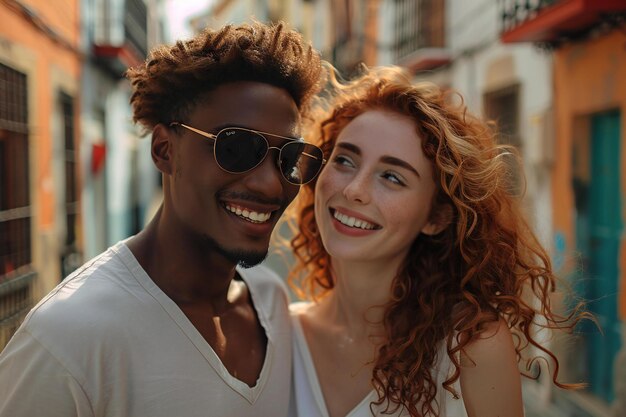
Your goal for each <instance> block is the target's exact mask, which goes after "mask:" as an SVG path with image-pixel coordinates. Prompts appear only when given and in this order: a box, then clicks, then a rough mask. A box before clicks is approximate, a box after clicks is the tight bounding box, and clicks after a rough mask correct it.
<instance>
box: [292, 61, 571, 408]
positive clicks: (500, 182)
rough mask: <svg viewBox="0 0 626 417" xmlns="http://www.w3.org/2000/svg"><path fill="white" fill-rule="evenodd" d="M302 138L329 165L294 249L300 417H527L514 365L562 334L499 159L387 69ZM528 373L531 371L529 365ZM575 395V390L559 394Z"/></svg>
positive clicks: (483, 139) (302, 203)
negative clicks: (542, 335) (313, 140)
mask: <svg viewBox="0 0 626 417" xmlns="http://www.w3.org/2000/svg"><path fill="white" fill-rule="evenodd" d="M334 85H335V86H336V87H337V89H338V93H339V94H337V95H336V97H335V98H334V99H332V100H331V102H330V106H325V107H322V106H321V107H320V110H319V112H320V114H319V115H318V117H317V118H316V119H315V120H316V125H315V127H314V128H313V129H312V130H311V132H312V136H316V137H317V138H319V139H318V141H321V146H322V148H323V149H324V150H325V154H326V155H330V157H329V160H328V163H327V165H326V166H325V168H324V169H323V171H322V173H321V174H320V176H319V178H318V179H317V180H316V181H315V182H312V183H310V184H308V185H306V186H304V187H303V189H302V190H301V193H300V196H299V204H298V206H297V207H295V216H296V220H297V224H298V226H297V233H296V236H295V237H294V239H293V240H292V242H291V246H292V248H293V249H294V252H295V254H296V258H297V264H296V267H295V269H294V270H293V271H292V274H291V277H290V278H291V282H292V284H294V287H295V288H296V290H298V291H299V292H300V294H302V295H304V296H308V298H309V299H312V300H313V301H312V302H308V303H298V304H296V305H293V306H292V313H293V322H294V383H295V387H294V396H295V405H296V408H297V413H298V415H300V416H317V415H320V416H329V417H339V416H341V417H343V416H346V415H349V416H351V417H352V416H353V417H360V416H371V415H383V414H384V413H391V414H392V415H396V416H400V415H402V416H404V415H410V416H455V417H456V416H466V415H467V416H469V417H487V416H507V417H515V416H522V415H523V405H522V396H521V381H520V379H521V378H520V372H519V370H518V363H519V362H520V361H521V360H522V354H523V353H526V352H527V349H526V348H527V347H528V346H529V345H533V346H535V347H536V348H538V349H539V350H541V351H543V354H544V356H546V355H547V356H550V357H551V358H552V359H553V363H554V364H555V367H554V371H553V373H552V377H553V381H554V383H555V384H557V385H558V386H561V387H564V385H563V384H560V383H558V382H557V380H556V378H557V371H558V361H557V360H556V358H555V357H554V355H553V354H552V353H551V352H550V350H549V349H548V348H547V347H545V346H542V345H541V343H540V342H539V341H538V339H539V338H538V337H537V336H536V330H537V326H535V325H531V324H532V323H537V321H538V317H537V316H539V315H541V316H543V320H544V322H545V323H547V324H545V326H544V327H549V328H566V329H571V327H572V325H573V322H575V321H576V318H577V317H578V313H577V312H576V313H574V314H572V315H571V316H569V317H566V318H562V317H560V316H558V315H557V314H556V313H555V312H554V311H553V310H552V309H551V307H550V304H549V296H550V293H551V292H552V291H554V285H555V277H554V275H553V272H552V269H551V266H550V261H549V258H548V256H547V254H546V252H545V250H544V249H543V248H542V247H541V245H540V244H539V242H538V241H537V239H536V237H535V236H534V235H533V233H532V231H531V230H530V228H529V226H528V225H527V223H526V222H525V220H524V219H523V217H522V215H521V212H520V208H519V200H518V199H517V198H516V197H515V196H514V194H513V192H512V191H511V190H512V188H513V185H512V184H511V181H510V179H509V180H507V179H508V178H510V176H509V175H508V174H507V165H508V164H507V161H506V160H505V158H506V157H507V156H510V155H511V153H510V152H509V150H508V149H507V148H505V147H503V146H500V145H497V144H496V143H495V140H494V135H493V132H492V131H491V130H490V129H489V127H488V126H487V125H486V124H485V123H483V122H481V121H480V120H479V119H477V118H474V117H472V116H471V115H469V114H468V113H467V112H466V109H465V108H464V107H463V106H462V104H461V105H458V104H456V105H455V104H454V103H453V102H452V100H451V97H449V96H447V95H446V94H445V93H444V92H443V91H442V90H441V89H439V88H437V87H436V86H434V85H432V84H427V83H422V84H417V85H413V84H411V80H410V77H409V76H408V75H407V74H405V73H404V72H402V71H401V70H400V69H396V68H386V69H377V70H371V71H366V72H365V74H363V75H362V76H360V77H359V78H358V79H356V80H355V81H352V82H350V83H347V84H344V85H339V84H338V83H337V82H336V81H334ZM531 362H532V361H531ZM566 387H569V386H566Z"/></svg>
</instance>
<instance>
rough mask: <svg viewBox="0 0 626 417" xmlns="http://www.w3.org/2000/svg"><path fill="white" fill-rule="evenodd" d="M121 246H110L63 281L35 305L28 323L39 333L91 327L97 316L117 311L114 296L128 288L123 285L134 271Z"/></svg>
mask: <svg viewBox="0 0 626 417" xmlns="http://www.w3.org/2000/svg"><path fill="white" fill-rule="evenodd" d="M117 248H119V247H118V245H116V246H113V247H111V248H109V249H108V250H107V251H105V252H103V253H101V254H100V255H98V256H96V257H95V258H93V259H91V260H90V261H88V262H86V263H85V264H84V265H83V266H81V267H80V268H78V269H77V270H76V271H75V272H73V273H72V274H71V275H69V276H68V277H67V278H66V279H65V280H63V281H62V282H61V283H59V284H58V285H57V286H56V287H55V288H54V289H53V290H52V291H51V292H50V293H48V294H47V295H46V296H45V297H44V298H43V299H42V300H41V301H39V302H38V303H37V305H35V307H33V309H32V310H31V311H30V313H29V314H28V315H27V317H26V319H25V320H24V326H25V327H26V328H28V330H29V331H31V332H34V333H35V334H37V333H39V332H40V331H45V332H46V333H49V332H55V331H58V330H61V329H67V328H74V329H75V328H77V327H78V328H80V327H82V326H86V327H89V326H90V325H92V324H93V323H90V320H93V319H94V318H95V317H98V318H99V319H100V320H106V317H107V316H108V315H109V313H110V312H112V311H114V306H113V304H114V303H112V299H114V298H115V296H116V294H120V293H123V292H124V289H123V288H122V285H123V284H124V283H125V282H128V281H129V280H128V279H127V278H128V276H130V275H131V273H130V272H129V270H128V268H126V266H125V264H124V262H123V261H122V260H121V259H120V256H119V253H118V252H117Z"/></svg>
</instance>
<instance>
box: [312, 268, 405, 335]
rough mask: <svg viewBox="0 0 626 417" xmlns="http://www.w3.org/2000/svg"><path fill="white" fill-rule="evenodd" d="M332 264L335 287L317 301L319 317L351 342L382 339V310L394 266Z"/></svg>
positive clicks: (389, 289)
mask: <svg viewBox="0 0 626 417" xmlns="http://www.w3.org/2000/svg"><path fill="white" fill-rule="evenodd" d="M331 264H332V270H333V281H334V283H335V286H334V288H333V289H332V290H331V291H330V293H329V294H328V295H327V296H326V297H324V298H323V299H322V300H320V302H319V305H318V307H319V310H318V313H319V314H320V315H321V316H322V317H323V318H325V319H326V320H325V321H326V322H328V323H333V325H336V326H340V327H342V328H343V330H344V331H345V332H347V333H348V334H349V335H351V336H352V337H354V338H359V339H360V338H368V337H371V336H375V335H381V336H382V332H383V328H382V324H383V323H382V321H383V316H384V307H385V305H386V304H387V302H388V301H389V300H390V298H391V284H392V281H393V278H394V277H395V275H396V273H397V269H398V268H397V266H392V265H390V264H380V263H376V264H374V263H367V264H366V263H364V262H362V261H360V262H355V263H352V262H345V261H339V260H336V259H333V260H332V262H331Z"/></svg>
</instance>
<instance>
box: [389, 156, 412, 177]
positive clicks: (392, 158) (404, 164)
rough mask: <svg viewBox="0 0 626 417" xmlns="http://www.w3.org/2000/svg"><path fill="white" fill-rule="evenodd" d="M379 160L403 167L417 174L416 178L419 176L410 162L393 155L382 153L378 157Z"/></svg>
mask: <svg viewBox="0 0 626 417" xmlns="http://www.w3.org/2000/svg"><path fill="white" fill-rule="evenodd" d="M380 161H381V162H384V163H385V164H390V165H395V166H399V167H401V168H404V169H408V170H409V171H411V172H413V173H414V174H415V175H417V178H421V175H420V174H419V172H417V170H416V169H415V168H413V166H412V165H411V164H409V163H408V162H406V161H403V160H402V159H399V158H396V157H395V156H388V155H384V156H381V157H380Z"/></svg>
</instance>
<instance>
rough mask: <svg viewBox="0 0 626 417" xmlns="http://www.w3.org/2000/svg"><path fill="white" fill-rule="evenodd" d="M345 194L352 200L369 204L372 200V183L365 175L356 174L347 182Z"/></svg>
mask: <svg viewBox="0 0 626 417" xmlns="http://www.w3.org/2000/svg"><path fill="white" fill-rule="evenodd" d="M343 195H344V197H346V198H347V199H348V200H350V201H354V202H356V203H361V204H367V203H369V202H370V185H369V184H368V181H367V179H366V178H365V176H364V175H356V176H355V177H353V178H352V180H351V181H350V182H349V183H348V184H346V186H345V188H344V189H343Z"/></svg>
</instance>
